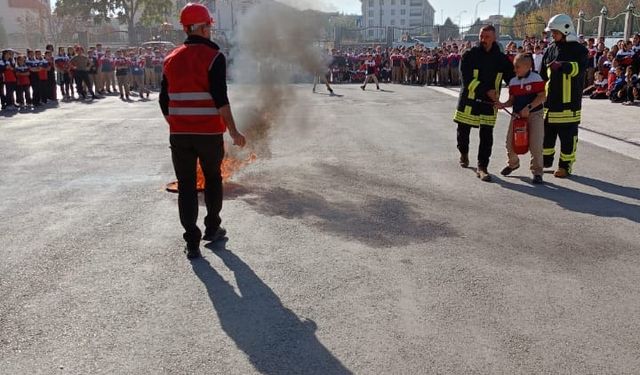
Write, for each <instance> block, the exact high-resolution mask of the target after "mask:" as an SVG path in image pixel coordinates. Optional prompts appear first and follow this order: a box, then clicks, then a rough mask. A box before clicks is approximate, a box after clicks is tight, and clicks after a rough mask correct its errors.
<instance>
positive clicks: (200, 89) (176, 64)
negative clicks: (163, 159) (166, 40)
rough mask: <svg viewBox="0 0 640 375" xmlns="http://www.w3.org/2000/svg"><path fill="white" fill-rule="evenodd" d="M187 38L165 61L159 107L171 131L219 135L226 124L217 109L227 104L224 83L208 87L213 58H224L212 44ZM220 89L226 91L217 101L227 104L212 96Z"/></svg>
mask: <svg viewBox="0 0 640 375" xmlns="http://www.w3.org/2000/svg"><path fill="white" fill-rule="evenodd" d="M190 38H191V39H190V40H187V42H185V44H184V45H183V46H181V47H179V48H177V49H175V50H174V51H173V52H172V53H171V54H170V55H169V56H167V58H166V59H165V61H164V79H163V87H162V91H161V95H160V96H161V97H160V106H161V108H162V109H163V113H164V114H165V118H166V120H167V122H168V123H169V127H170V132H171V134H201V135H214V134H222V133H224V132H225V130H226V126H225V123H224V120H223V119H222V116H221V115H220V112H219V108H220V107H221V106H222V105H224V104H227V103H228V99H227V98H226V83H224V84H223V83H220V86H224V87H217V88H216V87H211V86H212V82H213V80H211V79H210V76H211V74H210V70H212V69H213V70H215V69H216V66H218V65H217V64H215V62H216V60H218V59H220V58H221V59H224V57H223V56H222V53H221V52H220V51H219V49H218V48H217V45H215V44H214V43H211V42H209V41H206V40H205V39H204V38H202V40H199V39H197V38H192V37H190ZM219 70H224V68H223V67H221V68H219ZM213 73H215V72H213ZM220 74H226V71H225V72H220ZM213 84H215V83H213ZM221 89H222V91H224V93H225V94H224V96H223V99H220V100H221V101H222V100H224V101H226V103H224V102H223V103H217V100H216V99H215V97H214V95H215V94H216V92H219V91H221Z"/></svg>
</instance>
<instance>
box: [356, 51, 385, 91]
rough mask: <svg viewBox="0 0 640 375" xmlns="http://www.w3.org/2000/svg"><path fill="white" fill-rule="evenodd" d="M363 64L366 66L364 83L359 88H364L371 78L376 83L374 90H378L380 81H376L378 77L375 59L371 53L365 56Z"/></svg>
mask: <svg viewBox="0 0 640 375" xmlns="http://www.w3.org/2000/svg"><path fill="white" fill-rule="evenodd" d="M364 65H365V66H366V68H367V76H366V77H365V79H364V85H362V86H360V88H361V89H362V91H364V90H366V88H367V84H368V83H369V81H370V80H373V82H374V83H375V84H376V90H380V83H379V82H378V77H376V60H375V59H374V58H373V56H372V55H371V54H368V55H367V56H366V57H365V60H364Z"/></svg>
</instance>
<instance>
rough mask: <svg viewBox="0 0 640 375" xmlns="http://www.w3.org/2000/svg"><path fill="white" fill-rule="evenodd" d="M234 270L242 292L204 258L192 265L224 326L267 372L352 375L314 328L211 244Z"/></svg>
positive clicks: (223, 249) (235, 258)
mask: <svg viewBox="0 0 640 375" xmlns="http://www.w3.org/2000/svg"><path fill="white" fill-rule="evenodd" d="M206 247H207V248H209V249H211V250H214V254H215V255H216V256H218V257H219V258H220V259H222V261H223V262H224V264H225V265H226V266H227V267H228V268H229V269H230V270H231V271H233V273H234V275H235V279H236V284H237V286H238V289H239V294H237V293H236V291H235V290H234V288H233V286H232V285H230V284H229V283H228V282H227V281H225V280H224V279H223V278H222V277H221V276H220V274H219V273H217V272H216V271H215V270H214V269H213V268H212V267H211V264H210V263H209V262H208V261H207V260H206V259H204V258H202V259H198V260H195V261H193V262H192V267H193V271H194V272H195V274H196V275H197V276H198V278H199V279H200V281H202V283H203V284H204V285H205V286H206V288H207V292H208V294H209V298H210V299H211V303H212V304H213V308H214V310H215V311H216V313H217V314H218V318H219V319H220V325H221V326H222V329H223V330H224V331H225V333H226V334H227V335H228V336H229V337H230V338H232V339H233V341H234V342H235V343H236V345H237V346H238V348H240V349H241V350H242V351H243V352H244V353H246V354H247V356H248V357H249V360H250V361H251V364H252V365H253V366H254V367H255V369H256V370H257V371H259V372H261V373H263V374H274V375H275V374H323V375H324V374H351V371H349V370H348V369H347V368H346V367H344V366H343V365H342V363H341V362H340V361H339V360H338V359H337V358H335V357H334V356H333V355H332V354H331V352H330V351H329V350H328V349H327V348H325V347H324V345H322V343H321V342H320V341H319V340H318V339H317V338H316V336H315V331H316V330H317V326H316V324H315V323H314V322H313V321H311V320H301V319H300V318H299V317H298V316H297V315H296V314H295V313H294V312H293V311H291V310H289V309H287V308H286V307H285V306H283V305H282V302H281V301H280V298H278V296H277V295H276V294H275V293H274V292H273V291H272V290H271V289H270V288H269V287H268V286H267V285H266V284H265V283H264V282H263V281H262V280H261V279H260V278H259V277H258V276H257V275H256V274H255V273H254V272H253V270H252V269H251V268H250V267H249V266H248V265H247V264H246V263H244V262H243V261H242V259H240V258H239V257H238V256H237V255H235V254H233V253H232V252H231V251H227V250H226V246H225V244H224V243H217V244H209V245H207V246H206Z"/></svg>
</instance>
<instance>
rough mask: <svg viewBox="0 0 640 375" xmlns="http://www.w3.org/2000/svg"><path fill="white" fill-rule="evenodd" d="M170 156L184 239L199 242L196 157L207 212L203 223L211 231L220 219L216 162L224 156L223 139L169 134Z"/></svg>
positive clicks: (218, 176) (218, 181) (218, 223)
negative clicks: (176, 186)
mask: <svg viewBox="0 0 640 375" xmlns="http://www.w3.org/2000/svg"><path fill="white" fill-rule="evenodd" d="M169 141H170V143H171V159H172V161H173V168H174V170H175V172H176V178H177V179H178V210H179V212H180V223H181V224H182V227H183V228H184V230H185V232H184V235H183V238H184V240H185V241H186V242H187V244H188V245H190V246H197V245H198V244H199V243H200V239H201V237H202V232H201V231H200V229H199V228H198V225H197V221H198V190H197V163H198V160H200V166H201V167H202V173H203V174H204V179H205V190H204V201H205V204H206V206H207V216H206V217H205V218H204V225H205V227H206V229H207V231H208V232H215V231H216V230H217V229H218V228H219V227H220V223H221V222H222V219H221V218H220V211H221V210H222V175H221V173H220V166H221V165H222V159H223V158H224V141H223V136H222V134H219V135H191V134H182V135H171V136H170V138H169Z"/></svg>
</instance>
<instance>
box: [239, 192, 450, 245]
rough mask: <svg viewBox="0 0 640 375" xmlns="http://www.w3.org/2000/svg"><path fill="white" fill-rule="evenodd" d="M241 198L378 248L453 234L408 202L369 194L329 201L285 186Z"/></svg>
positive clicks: (267, 211)
mask: <svg viewBox="0 0 640 375" xmlns="http://www.w3.org/2000/svg"><path fill="white" fill-rule="evenodd" d="M249 190H250V191H251V195H250V196H245V197H242V198H241V199H242V200H244V201H245V202H247V203H248V204H249V205H251V206H252V207H253V208H254V209H255V210H256V211H257V212H259V213H262V214H264V215H268V216H279V217H284V218H287V219H302V220H303V221H304V222H305V223H307V224H309V225H312V226H315V227H317V228H319V229H321V230H323V231H326V232H329V233H332V234H335V235H338V236H340V237H342V238H345V239H348V240H356V241H359V242H362V243H364V244H366V245H368V246H371V247H375V248H391V247H397V246H406V245H409V244H414V243H420V242H427V241H432V240H435V239H437V238H440V237H453V236H455V235H456V233H455V231H454V230H453V229H452V228H451V227H450V226H449V225H448V224H447V223H442V222H437V221H431V220H428V219H426V218H424V217H423V215H422V214H421V213H420V212H418V211H417V210H416V209H415V208H414V207H412V206H411V205H410V204H408V203H407V202H404V201H401V200H399V199H394V198H385V197H380V196H375V195H366V196H364V199H363V200H362V201H357V202H354V201H329V200H327V199H326V198H324V197H323V196H321V195H320V194H317V193H315V192H311V191H294V190H289V189H285V188H281V187H275V188H271V189H249Z"/></svg>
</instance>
